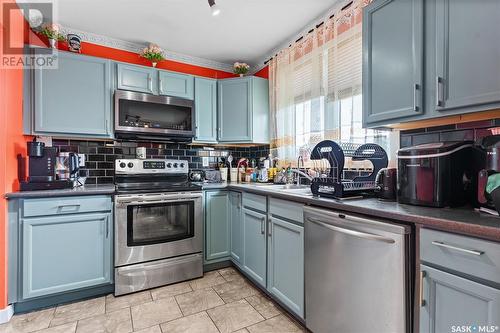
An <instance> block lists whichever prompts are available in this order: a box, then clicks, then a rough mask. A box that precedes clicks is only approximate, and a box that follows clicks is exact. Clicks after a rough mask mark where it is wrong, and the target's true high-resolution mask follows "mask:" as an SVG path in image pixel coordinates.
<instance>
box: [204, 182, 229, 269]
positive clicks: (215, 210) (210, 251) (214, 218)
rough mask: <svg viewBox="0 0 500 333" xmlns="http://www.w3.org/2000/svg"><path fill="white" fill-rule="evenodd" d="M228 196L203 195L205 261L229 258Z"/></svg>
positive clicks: (216, 193)
mask: <svg viewBox="0 0 500 333" xmlns="http://www.w3.org/2000/svg"><path fill="white" fill-rule="evenodd" d="M228 217H229V194H228V192H227V191H214V192H206V194H205V224H206V228H205V237H206V244H205V246H206V248H205V259H206V260H207V261H208V260H214V259H221V258H226V257H227V258H229V256H230V238H229V228H230V226H229V218H228Z"/></svg>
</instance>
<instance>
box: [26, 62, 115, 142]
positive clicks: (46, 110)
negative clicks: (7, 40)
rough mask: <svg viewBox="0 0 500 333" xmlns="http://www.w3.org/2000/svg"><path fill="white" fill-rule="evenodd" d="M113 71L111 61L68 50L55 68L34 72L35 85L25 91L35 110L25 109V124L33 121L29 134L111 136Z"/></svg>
mask: <svg viewBox="0 0 500 333" xmlns="http://www.w3.org/2000/svg"><path fill="white" fill-rule="evenodd" d="M111 71H112V69H111V62H110V61H109V60H106V59H101V58H95V57H88V56H83V55H80V54H72V53H68V52H59V53H58V67H57V68H56V69H35V70H33V71H31V79H32V80H33V83H34V84H33V86H32V87H31V88H29V87H27V88H26V89H27V91H28V92H26V94H28V95H29V96H30V97H31V99H32V106H31V107H32V109H30V110H27V109H25V111H27V112H25V124H26V123H30V124H29V125H28V128H27V130H26V133H28V134H37V135H53V136H58V135H62V136H68V135H72V136H81V137H112V127H111V126H112V125H111V124H112V121H111V105H112V96H113V85H112V80H111V77H112V76H111ZM29 89H33V90H32V91H29ZM27 104H29V103H27ZM29 120H31V121H29Z"/></svg>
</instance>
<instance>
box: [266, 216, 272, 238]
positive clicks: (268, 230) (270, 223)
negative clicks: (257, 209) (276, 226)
mask: <svg viewBox="0 0 500 333" xmlns="http://www.w3.org/2000/svg"><path fill="white" fill-rule="evenodd" d="M268 221H269V225H268V226H267V235H268V236H269V237H272V236H273V234H272V230H273V226H272V222H273V220H272V219H271V218H269V219H268Z"/></svg>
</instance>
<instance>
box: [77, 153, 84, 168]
mask: <svg viewBox="0 0 500 333" xmlns="http://www.w3.org/2000/svg"><path fill="white" fill-rule="evenodd" d="M78 166H79V167H84V166H85V154H78Z"/></svg>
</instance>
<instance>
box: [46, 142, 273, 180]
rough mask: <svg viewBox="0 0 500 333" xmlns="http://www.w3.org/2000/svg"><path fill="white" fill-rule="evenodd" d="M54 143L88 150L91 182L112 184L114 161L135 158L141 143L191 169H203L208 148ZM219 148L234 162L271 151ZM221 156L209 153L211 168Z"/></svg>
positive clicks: (77, 150) (152, 155)
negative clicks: (203, 159) (203, 160)
mask: <svg viewBox="0 0 500 333" xmlns="http://www.w3.org/2000/svg"><path fill="white" fill-rule="evenodd" d="M52 145H53V146H55V147H58V148H59V150H60V151H71V152H75V153H79V154H85V161H86V162H85V169H88V170H89V176H88V178H87V184H109V183H113V181H114V169H115V164H114V161H115V159H117V158H135V153H136V148H137V147H146V155H147V157H148V158H171V159H182V160H187V161H189V168H190V169H203V166H202V158H201V156H200V155H201V154H202V153H201V152H207V150H204V149H203V147H202V146H197V145H188V144H182V143H180V144H179V143H165V144H159V143H151V142H112V141H111V142H105V141H84V140H71V139H68V140H66V139H53V140H52ZM214 149H215V151H227V152H229V153H230V154H231V155H233V158H234V160H233V164H235V163H237V161H238V160H239V159H240V158H243V157H246V158H250V159H252V158H255V159H257V158H260V157H265V156H267V155H269V146H268V145H263V146H255V147H214ZM220 159H221V158H220V157H209V164H210V166H209V168H214V167H216V166H217V163H218V162H219V161H220Z"/></svg>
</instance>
